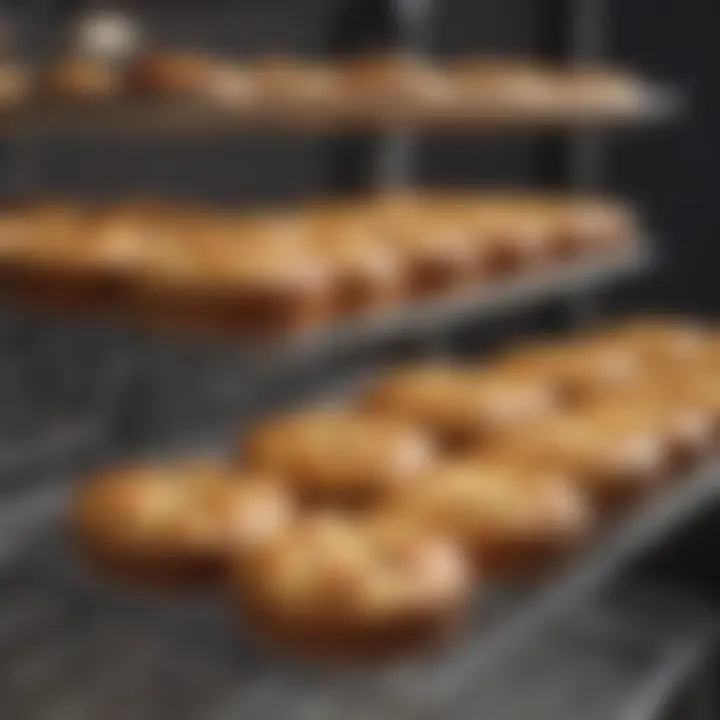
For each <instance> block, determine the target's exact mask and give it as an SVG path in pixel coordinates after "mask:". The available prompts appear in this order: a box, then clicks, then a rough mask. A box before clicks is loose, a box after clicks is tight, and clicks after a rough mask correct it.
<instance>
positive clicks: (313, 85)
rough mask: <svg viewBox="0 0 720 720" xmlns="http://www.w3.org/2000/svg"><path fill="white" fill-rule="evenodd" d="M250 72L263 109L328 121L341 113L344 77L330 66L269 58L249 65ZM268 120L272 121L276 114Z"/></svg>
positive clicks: (293, 59)
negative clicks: (327, 119) (308, 114)
mask: <svg viewBox="0 0 720 720" xmlns="http://www.w3.org/2000/svg"><path fill="white" fill-rule="evenodd" d="M247 70H248V72H249V73H250V74H251V75H252V77H253V78H254V81H255V82H256V84H257V87H258V97H259V102H260V103H261V106H262V107H263V108H264V109H265V110H266V111H268V112H269V113H273V112H279V113H283V112H291V113H294V114H303V113H311V114H313V115H314V116H315V117H317V118H328V117H334V116H336V115H338V114H339V113H340V112H341V110H342V107H341V103H342V84H341V78H340V76H339V73H338V72H337V70H336V69H335V68H334V67H333V66H332V65H330V64H328V63H319V62H313V61H308V60H301V59H300V58H283V57H268V58H264V59H261V60H258V61H255V62H252V63H249V64H248V66H247ZM278 117H281V116H278ZM268 119H269V120H270V121H272V119H273V115H272V114H269V117H268Z"/></svg>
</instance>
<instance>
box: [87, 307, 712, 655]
mask: <svg viewBox="0 0 720 720" xmlns="http://www.w3.org/2000/svg"><path fill="white" fill-rule="evenodd" d="M719 359H720V336H718V335H717V332H716V331H714V330H712V329H709V328H705V327H701V326H699V325H694V324H691V323H680V322H676V321H643V322H635V323H630V324H627V325H623V326H619V327H615V328H611V329H609V330H604V331H601V332H597V333H594V334H592V335H588V336H585V337H581V338H579V339H577V340H574V341H570V342H562V343H556V344H552V345H536V346H533V345H531V346H528V347H526V348H522V349H520V350H515V351H512V352H510V353H508V354H507V355H501V356H498V357H496V358H494V359H492V360H491V361H490V362H489V363H485V364H483V365H479V364H477V365H468V366H463V367H450V366H442V367H439V366H432V367H424V368H417V369H415V368H414V369H410V370H406V371H398V372H396V373H392V374H390V375H387V376H385V377H383V378H380V379H379V380H377V381H376V382H375V383H373V384H372V385H371V386H370V387H369V388H368V389H367V390H366V391H364V392H363V393H362V395H361V396H360V398H359V399H358V401H357V402H355V403H354V404H352V405H351V406H350V407H348V408H346V409H339V410H332V411H329V410H314V411H308V412H304V413H297V414H291V415H287V416H283V417H279V418H275V419H269V420H266V421H265V422H263V423H262V424H261V425H260V426H258V427H256V428H255V429H252V430H251V431H250V432H249V434H248V435H247V436H246V437H245V440H244V442H243V443H242V444H241V446H240V448H239V450H238V453H237V461H236V462H235V463H230V464H228V465H227V466H225V467H218V466H209V465H204V464H200V463H198V464H194V465H193V464H189V465H184V466H177V467H172V466H171V467H163V466H160V465H158V466H155V467H152V466H145V467H132V466H130V467H127V468H124V469H119V470H117V469H116V470H113V471H109V472H106V473H105V474H103V475H101V476H100V477H95V478H93V479H92V481H91V482H89V483H88V484H87V485H85V486H83V488H82V489H81V491H80V494H79V496H78V497H77V498H76V505H75V521H76V522H75V525H76V530H77V532H78V535H79V537H80V539H81V542H82V546H83V548H84V550H85V552H86V555H87V556H88V558H89V559H91V561H92V562H93V564H94V565H95V566H96V567H98V568H101V569H102V570H104V571H106V572H110V573H112V574H113V575H115V576H119V577H121V578H122V579H124V580H125V581H131V582H136V583H137V582H138V581H140V582H142V583H145V584H147V583H150V584H151V585H154V586H158V585H159V586H164V587H170V588H175V589H177V588H178V587H188V586H190V587H197V586H200V587H204V586H207V585H208V584H213V585H215V584H217V583H218V582H219V583H220V584H221V586H224V587H229V589H230V592H229V602H230V603H231V605H232V606H233V607H234V608H236V609H237V611H238V612H243V613H244V614H245V616H246V617H248V618H249V619H250V621H251V624H253V625H254V626H255V627H256V629H257V630H258V631H259V632H262V633H263V634H265V635H266V636H269V637H272V638H273V639H274V640H275V641H276V642H279V643H281V644H283V645H285V646H287V647H290V648H294V649H295V650H299V651H302V652H304V653H310V654H312V653H321V654H323V655H329V656H331V657H344V658H355V657H363V658H365V657H385V656H387V655H389V654H395V653H404V652H407V651H409V650H411V649H414V648H417V647H419V646H422V645H424V644H425V643H427V642H429V641H435V640H438V639H440V638H442V637H445V636H446V634H447V631H448V629H449V628H451V627H452V626H455V625H457V624H458V622H459V621H460V620H462V618H463V616H464V611H465V609H466V608H467V605H468V598H469V596H470V593H471V590H472V588H473V587H479V591H480V593H482V582H483V581H484V580H498V579H500V580H507V579H510V578H517V577H520V578H526V577H529V576H535V575H536V574H538V573H542V572H544V571H546V570H547V569H549V568H551V567H554V566H556V565H557V563H558V562H559V561H562V560H564V559H566V558H567V557H568V556H569V555H570V554H571V553H572V552H573V551H576V550H577V549H579V548H580V547H581V546H582V545H583V544H584V543H585V542H587V541H588V540H589V539H591V537H592V535H593V530H594V529H595V528H597V526H598V525H599V524H601V523H602V521H603V520H604V519H606V518H608V517H611V516H612V517H614V516H616V515H617V513H618V512H620V511H625V510H628V509H631V508H632V507H634V506H635V504H636V503H638V502H640V501H642V500H643V499H645V498H647V497H648V496H650V495H652V493H653V492H656V491H659V490H660V489H662V488H663V487H665V486H666V484H667V482H668V481H669V480H671V479H676V478H679V477H682V473H681V471H686V470H687V469H688V468H689V467H690V466H691V465H692V464H693V463H695V462H698V461H699V460H700V459H702V458H704V457H706V456H708V455H710V454H711V453H713V452H714V451H715V450H716V449H717V446H718V442H720V376H718V374H717V372H716V367H717V361H718V360H719Z"/></svg>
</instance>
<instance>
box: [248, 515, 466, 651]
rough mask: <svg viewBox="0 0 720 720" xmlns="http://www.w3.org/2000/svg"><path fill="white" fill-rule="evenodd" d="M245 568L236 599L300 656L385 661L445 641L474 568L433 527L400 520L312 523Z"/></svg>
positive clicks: (260, 627) (263, 630)
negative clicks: (414, 524) (415, 526)
mask: <svg viewBox="0 0 720 720" xmlns="http://www.w3.org/2000/svg"><path fill="white" fill-rule="evenodd" d="M254 560H255V562H253V563H250V564H249V565H248V563H246V562H241V563H239V564H238V571H237V573H236V576H235V583H234V588H235V593H236V597H237V598H238V601H239V604H240V606H241V608H242V609H243V610H244V611H245V613H246V614H247V615H249V618H250V621H251V623H252V625H253V626H254V628H255V629H256V631H257V632H258V633H260V634H261V635H263V636H267V637H270V638H271V639H273V640H274V641H275V642H276V643H277V644H278V645H280V646H282V647H285V648H290V649H291V650H293V651H295V652H296V653H299V654H301V655H309V656H315V657H321V658H323V659H332V660H350V661H367V660H383V659H390V658H392V657H397V656H400V655H406V654H408V653H412V652H415V651H418V650H421V649H425V648H426V646H429V645H434V644H436V643H437V642H438V641H440V640H443V639H445V638H446V637H447V635H448V631H449V630H451V629H453V628H454V626H456V625H458V623H459V621H461V620H462V619H463V618H464V614H465V608H466V605H467V603H468V595H469V590H470V581H471V577H470V571H469V568H468V566H467V564H466V562H465V561H464V559H463V557H462V554H461V553H460V551H459V550H458V549H457V548H456V547H455V546H454V545H453V544H451V543H449V542H448V541H446V540H444V539H443V538H442V537H441V536H437V535H436V534H435V533H433V532H431V531H420V530H417V529H415V528H412V527H410V526H409V525H404V524H402V523H400V522H398V521H396V520H394V519H390V520H387V519H385V520H381V519H365V520H358V519H356V520H352V521H350V520H347V519H345V520H339V519H337V518H333V517H326V516H322V517H312V518H308V519H306V520H305V521H304V522H301V523H300V524H298V526H296V527H295V528H294V529H293V530H292V531H290V532H289V533H287V534H286V535H285V536H282V537H279V538H278V540H277V541H276V542H275V543H273V544H271V545H268V546H266V547H265V548H264V550H263V552H262V553H260V554H258V555H257V556H256V557H255V558H254Z"/></svg>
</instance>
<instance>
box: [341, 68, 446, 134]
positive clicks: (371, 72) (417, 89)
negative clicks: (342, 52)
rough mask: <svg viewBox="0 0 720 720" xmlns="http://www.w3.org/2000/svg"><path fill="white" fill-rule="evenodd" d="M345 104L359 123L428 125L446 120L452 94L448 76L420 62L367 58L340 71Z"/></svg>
mask: <svg viewBox="0 0 720 720" xmlns="http://www.w3.org/2000/svg"><path fill="white" fill-rule="evenodd" d="M340 73H341V77H342V82H343V89H344V93H343V101H344V104H345V106H346V107H347V108H348V110H349V112H350V114H351V116H352V117H354V118H357V119H358V120H361V121H362V120H368V121H373V120H383V121H392V120H400V121H402V122H412V121H413V120H416V119H417V118H418V117H421V118H422V119H423V120H424V121H425V122H427V121H428V120H429V119H433V118H435V117H438V118H442V117H443V116H444V114H445V111H446V109H447V108H448V106H449V102H450V99H451V95H450V92H449V87H448V84H447V81H446V78H445V77H444V75H443V74H442V73H441V72H439V71H438V70H436V69H435V68H433V67H432V66H431V65H428V64H426V63H424V62H422V61H420V60H418V59H415V58H409V57H402V56H386V57H383V56H366V57H358V58H354V59H352V60H349V61H347V62H346V63H345V64H344V65H343V67H342V68H341V69H340Z"/></svg>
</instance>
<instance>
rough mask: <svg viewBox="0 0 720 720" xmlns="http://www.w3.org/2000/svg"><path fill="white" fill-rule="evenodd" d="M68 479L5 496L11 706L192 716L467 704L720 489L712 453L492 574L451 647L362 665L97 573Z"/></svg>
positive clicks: (3, 635)
mask: <svg viewBox="0 0 720 720" xmlns="http://www.w3.org/2000/svg"><path fill="white" fill-rule="evenodd" d="M68 489H69V488H68V486H67V485H66V486H65V487H64V488H58V487H57V486H56V487H54V488H52V489H50V490H47V489H45V490H39V489H37V488H36V489H35V492H34V493H27V494H26V495H25V496H24V497H22V498H20V497H18V499H17V500H16V501H15V502H12V503H5V504H4V505H3V507H2V508H1V509H0V520H2V521H3V523H2V526H3V527H4V528H5V530H6V533H5V534H6V540H5V547H6V551H7V553H8V555H10V554H12V555H13V562H12V563H10V564H8V565H6V569H5V571H4V572H3V573H2V574H1V576H0V583H1V585H0V587H1V588H2V592H0V609H1V610H2V612H0V617H2V621H1V622H0V666H3V667H7V668H8V670H7V671H4V672H3V673H2V678H1V679H0V691H1V692H2V697H3V699H4V702H7V703H8V705H7V706H6V707H13V708H15V707H17V708H18V713H20V708H23V709H24V710H25V712H27V713H28V716H31V717H33V719H34V720H40V718H44V717H48V718H50V717H52V718H53V719H55V718H57V717H60V715H54V714H52V713H54V712H57V711H58V708H65V707H66V704H68V703H69V704H70V707H72V708H73V709H74V711H76V712H78V713H79V715H80V716H82V713H80V711H79V710H78V708H82V709H83V711H84V712H87V713H88V716H90V717H96V716H100V715H101V716H102V717H104V718H128V719H129V718H133V720H135V718H136V717H140V716H142V717H144V716H145V715H142V714H141V712H140V711H139V710H138V715H133V714H132V713H131V712H130V710H128V707H129V706H130V705H129V704H131V703H132V702H133V701H134V702H137V703H140V707H142V708H143V712H146V713H147V714H148V716H152V717H160V716H162V717H165V716H169V715H168V714H170V713H171V712H172V713H174V712H175V710H177V712H178V714H177V715H175V714H172V716H173V717H176V718H188V720H190V719H191V718H200V717H202V718H204V719H208V720H209V719H212V720H215V719H216V718H217V719H218V720H221V719H223V718H226V717H227V718H231V717H238V716H242V717H243V718H247V717H249V718H255V717H257V718H268V717H272V718H274V719H275V720H283V719H284V718H288V720H290V718H292V720H300V719H301V718H318V719H320V718H326V717H327V718H336V717H338V716H342V717H344V718H348V720H352V719H354V718H358V719H360V718H371V717H372V718H376V717H380V718H385V717H393V718H397V719H401V718H413V719H416V718H426V717H427V718H430V717H455V716H457V717H461V716H462V715H463V714H462V713H461V712H460V704H461V703H462V701H463V699H465V700H467V699H468V698H469V697H471V696H472V697H475V698H476V699H477V697H476V691H477V689H478V688H481V687H482V683H483V682H484V679H485V680H487V678H490V677H492V676H493V675H492V674H493V673H497V672H498V671H499V669H502V668H510V667H513V666H514V664H515V663H516V661H517V659H518V657H522V656H523V649H526V648H528V647H530V646H531V645H530V644H531V643H535V642H538V641H541V640H542V637H543V633H544V632H547V631H548V629H549V628H552V627H554V626H556V625H557V624H558V623H561V622H562V621H563V619H564V618H567V617H569V616H570V615H571V614H572V612H573V608H577V607H578V606H579V604H580V603H581V602H582V601H583V600H587V599H589V598H590V597H592V596H593V594H594V593H595V592H596V591H599V590H600V589H601V588H603V587H605V586H607V584H608V583H609V582H610V581H611V580H612V579H613V578H615V577H617V576H618V574H619V573H620V571H621V570H623V569H624V568H626V567H627V565H628V564H629V563H630V562H631V561H633V560H635V559H637V558H638V557H639V556H640V555H642V554H643V553H644V552H645V551H647V550H648V549H649V548H651V547H652V546H653V545H654V544H655V543H656V541H657V540H658V539H660V538H662V537H665V536H666V535H667V534H668V533H669V532H671V531H673V530H675V529H677V528H679V527H680V526H682V525H683V524H684V523H687V522H689V521H691V520H692V518H693V517H694V515H695V513H697V512H699V511H701V510H703V509H706V508H707V507H708V506H709V505H710V504H711V503H714V502H715V501H717V500H718V498H720V464H719V463H718V462H717V461H714V462H712V463H708V464H707V465H705V466H704V467H703V468H701V469H699V470H698V471H696V472H694V473H691V474H690V476H689V477H687V478H685V479H684V480H683V482H682V483H679V484H675V485H673V486H671V487H670V488H666V489H665V490H664V491H663V492H662V494H661V495H658V496H657V497H656V498H654V499H652V500H650V501H649V502H648V503H647V504H646V505H645V506H644V507H642V508H640V509H638V511H637V512H636V513H634V514H633V515H632V516H628V517H626V518H624V519H622V520H620V521H618V522H617V523H616V524H615V525H614V526H612V527H608V528H606V529H605V531H603V533H601V535H600V536H599V537H597V538H596V541H595V543H594V544H593V546H592V548H591V549H590V550H589V552H587V553H585V554H584V555H583V556H581V557H577V558H576V559H575V560H573V561H571V562H570V563H569V564H568V566H567V567H566V568H564V569H562V570H560V571H558V572H557V574H555V575H553V576H551V577H548V578H547V579H546V580H545V582H544V583H542V584H541V585H539V586H532V587H531V586H527V587H514V588H510V587H502V588H501V587H497V588H486V589H485V590H484V592H483V594H482V596H481V597H480V599H479V601H478V603H477V607H476V608H475V611H474V613H473V618H472V622H471V624H470V627H469V629H468V632H467V634H466V637H465V639H464V640H463V639H461V640H460V643H459V645H457V646H456V647H451V648H449V649H448V650H447V651H443V653H442V654H441V655H438V656H435V657H430V658H426V659H423V660H421V661H414V662H411V663H408V664H403V665H397V666H392V667H384V668H376V669H372V670H363V671H360V670H348V669H337V668H334V669H329V668H324V667H321V666H315V665H303V664H301V663H296V662H290V661H287V660H286V659H284V657H283V656H282V653H281V652H278V653H276V652H274V651H272V650H270V649H267V648H265V647H264V646H261V645H259V644H256V643H255V641H254V640H253V639H252V638H251V637H250V635H249V634H248V633H247V632H246V629H243V628H242V627H240V628H239V629H238V627H237V626H236V625H237V621H236V620H232V619H230V618H229V617H228V614H229V613H228V611H227V608H226V607H223V603H222V601H221V602H218V600H219V599H218V598H192V599H173V598H168V597H167V596H161V597H155V596H152V595H143V594H137V595H136V594H133V593H131V592H128V591H126V590H125V589H124V588H122V587H118V586H114V585H112V584H107V583H105V582H101V581H99V580H97V579H96V578H94V577H93V576H92V574H90V573H88V572H87V571H86V569H85V568H84V567H83V565H82V562H81V561H80V560H79V558H78V557H77V556H76V553H75V551H74V549H73V548H72V547H70V546H69V545H68V538H67V537H66V532H65V531H64V529H63V528H62V523H61V522H59V521H60V520H61V517H62V508H63V507H64V506H65V502H66V498H65V497H64V495H65V494H66V492H67V490H68ZM38 508H40V509H38ZM13 537H14V538H15V540H14V542H13ZM646 630H647V633H645V634H646V635H647V636H648V637H651V636H654V635H655V634H656V633H655V630H653V629H652V628H646ZM651 631H652V632H651ZM639 634H641V633H639ZM617 639H618V642H620V641H621V640H622V641H623V642H624V641H627V640H628V637H627V635H622V634H618V635H617ZM28 678H35V681H34V682H31V683H30V682H29V681H28ZM24 683H26V684H24ZM115 703H119V704H118V705H117V706H116V705H115ZM30 708H32V711H31V710H30ZM161 709H162V710H161ZM453 709H457V712H456V713H455V714H453V712H454V710H453ZM43 712H45V713H46V714H43ZM153 712H154V713H155V714H153ZM123 713H125V714H123ZM163 713H165V714H163ZM17 716H20V715H17Z"/></svg>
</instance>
